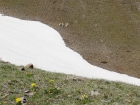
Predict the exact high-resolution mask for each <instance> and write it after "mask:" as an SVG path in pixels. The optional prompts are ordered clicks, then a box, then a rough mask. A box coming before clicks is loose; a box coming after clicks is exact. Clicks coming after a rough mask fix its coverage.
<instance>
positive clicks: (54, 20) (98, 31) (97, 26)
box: [0, 0, 140, 78]
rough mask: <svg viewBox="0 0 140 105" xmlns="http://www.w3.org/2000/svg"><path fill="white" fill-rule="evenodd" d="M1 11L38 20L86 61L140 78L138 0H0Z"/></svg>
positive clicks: (22, 17) (139, 1) (139, 2)
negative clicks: (59, 35)
mask: <svg viewBox="0 0 140 105" xmlns="http://www.w3.org/2000/svg"><path fill="white" fill-rule="evenodd" d="M0 13H3V14H5V15H9V16H13V17H17V18H21V19H26V20H36V21H41V22H43V23H45V24H47V25H49V26H51V27H53V28H54V29H56V30H57V31H58V32H59V33H60V34H61V36H62V37H63V39H64V41H65V43H66V45H67V46H68V47H70V48H71V49H73V50H75V51H76V52H78V53H80V54H81V55H82V56H83V58H84V59H86V60H87V61H88V62H89V63H91V64H93V65H96V66H99V67H102V68H105V69H108V70H111V71H116V72H119V73H125V74H128V75H131V76H135V77H138V78H140V47H139V45H140V31H139V28H140V24H139V23H140V20H139V19H140V0H113V1H112V0H104V1H102V0H94V1H92V0H86V1H85V0H77V1H75V0H20V1H19V0H0ZM60 23H61V24H60Z"/></svg>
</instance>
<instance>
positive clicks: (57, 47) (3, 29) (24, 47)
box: [0, 14, 140, 86]
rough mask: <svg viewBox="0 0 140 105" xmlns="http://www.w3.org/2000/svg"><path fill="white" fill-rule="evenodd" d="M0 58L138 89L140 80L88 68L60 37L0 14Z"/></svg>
mask: <svg viewBox="0 0 140 105" xmlns="http://www.w3.org/2000/svg"><path fill="white" fill-rule="evenodd" d="M0 58H1V59H2V60H4V61H9V62H11V63H13V64H16V65H26V64H28V63H33V64H34V65H35V67H36V68H40V69H43V70H46V71H52V72H59V73H65V74H74V75H78V76H83V77H88V78H98V79H106V80H111V81H121V82H125V83H129V84H134V85H138V86H140V79H138V78H134V77H130V76H127V75H125V74H119V73H116V72H111V71H108V70H105V69H102V68H99V67H96V66H93V65H91V64H89V63H88V62H87V61H85V60H84V59H83V58H82V57H81V56H80V55H79V54H78V53H76V52H74V51H73V50H71V49H69V48H68V47H66V46H65V43H64V41H63V39H62V37H61V36H60V34H59V33H58V32H57V31H56V30H54V29H53V28H51V27H49V26H47V25H45V24H43V23H41V22H37V21H27V20H20V19H17V18H13V17H8V16H3V15H2V14H0Z"/></svg>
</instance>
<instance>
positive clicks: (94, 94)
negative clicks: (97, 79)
mask: <svg viewBox="0 0 140 105" xmlns="http://www.w3.org/2000/svg"><path fill="white" fill-rule="evenodd" d="M90 95H91V96H98V95H100V93H99V92H98V91H93V90H92V91H91V92H90Z"/></svg>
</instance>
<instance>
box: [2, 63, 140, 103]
mask: <svg viewBox="0 0 140 105" xmlns="http://www.w3.org/2000/svg"><path fill="white" fill-rule="evenodd" d="M0 73H1V76H0V105H20V104H19V103H18V102H19V100H20V101H21V102H24V103H26V104H23V105H140V100H139V98H140V91H139V89H140V87H138V86H134V85H128V84H124V83H119V82H111V81H105V80H98V79H88V78H83V77H78V76H74V75H66V74H59V73H52V72H46V71H43V70H40V69H36V68H33V69H31V68H28V67H24V69H23V66H15V65H12V64H10V63H7V62H3V61H0ZM23 99H24V100H23ZM16 102H17V103H16Z"/></svg>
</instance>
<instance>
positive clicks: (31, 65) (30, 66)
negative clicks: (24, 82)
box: [25, 63, 34, 69]
mask: <svg viewBox="0 0 140 105" xmlns="http://www.w3.org/2000/svg"><path fill="white" fill-rule="evenodd" d="M25 67H27V68H31V69H33V68H34V66H33V64H32V63H30V64H28V65H26V66H25Z"/></svg>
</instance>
